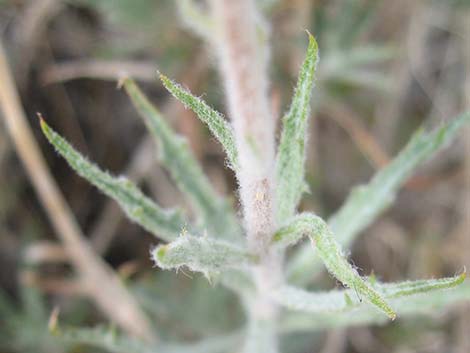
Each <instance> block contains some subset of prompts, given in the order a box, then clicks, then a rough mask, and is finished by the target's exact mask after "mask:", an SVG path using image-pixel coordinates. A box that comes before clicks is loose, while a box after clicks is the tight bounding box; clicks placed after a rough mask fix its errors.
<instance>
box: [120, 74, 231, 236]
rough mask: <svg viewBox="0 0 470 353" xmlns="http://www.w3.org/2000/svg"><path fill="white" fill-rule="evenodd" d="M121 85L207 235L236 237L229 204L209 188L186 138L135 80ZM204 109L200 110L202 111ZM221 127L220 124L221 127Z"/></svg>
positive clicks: (207, 181)
mask: <svg viewBox="0 0 470 353" xmlns="http://www.w3.org/2000/svg"><path fill="white" fill-rule="evenodd" d="M123 85H124V88H125V89H126V91H127V93H128V95H129V97H130V98H131V100H132V102H133V104H134V106H135V108H136V109H137V111H138V112H139V113H140V115H141V116H142V117H143V118H144V121H145V124H146V125H147V127H148V129H149V130H150V131H151V133H152V135H153V136H154V137H155V139H156V140H157V142H158V152H159V157H160V161H161V163H162V164H163V165H164V166H165V167H166V168H167V169H168V170H169V171H170V174H171V176H172V178H173V179H174V180H175V182H176V184H177V185H178V187H179V188H180V189H181V190H182V191H183V192H184V194H185V195H186V196H187V197H188V198H189V200H190V202H191V205H192V206H193V208H194V210H195V211H196V213H197V214H198V215H199V216H200V217H201V218H202V223H203V225H204V227H206V228H207V230H208V231H209V234H210V235H213V236H220V237H225V238H232V239H237V238H238V237H239V236H240V228H239V227H238V223H237V220H236V218H235V215H234V214H233V211H232V210H231V208H230V205H229V204H228V203H227V201H226V200H223V199H222V198H221V197H219V196H218V195H217V193H216V192H215V190H214V189H213V188H212V186H211V184H210V182H209V180H208V179H207V177H206V176H205V175H204V173H203V171H202V169H201V167H200V166H199V163H198V162H197V161H196V159H195V158H194V156H193V154H192V153H191V150H190V149H189V146H188V143H187V141H186V140H185V139H184V138H183V137H181V136H179V135H177V134H176V133H175V132H174V131H173V130H172V129H171V128H170V126H169V125H168V124H167V123H166V121H165V120H164V119H163V117H162V115H161V114H160V112H159V111H158V110H157V109H156V108H155V107H154V106H153V105H152V104H151V103H150V102H149V101H148V99H147V98H146V97H145V96H144V94H143V93H142V91H141V90H140V89H139V87H138V86H137V85H136V84H135V82H134V81H132V80H130V79H125V80H124V81H123ZM208 109H209V108H208ZM205 112H206V111H203V113H205ZM207 112H209V113H210V112H211V110H210V109H209V110H208V111H207ZM201 114H202V113H201ZM214 124H215V123H214ZM211 125H212V124H211ZM222 128H223V126H221V127H220V129H222ZM217 131H219V130H217ZM238 239H239V238H238Z"/></svg>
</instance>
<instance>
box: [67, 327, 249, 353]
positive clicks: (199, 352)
mask: <svg viewBox="0 0 470 353" xmlns="http://www.w3.org/2000/svg"><path fill="white" fill-rule="evenodd" d="M59 337H60V338H61V339H62V340H63V341H65V342H67V343H69V344H71V343H80V344H88V345H91V346H96V347H100V348H103V349H106V350H107V351H110V352H115V353H129V352H132V353H155V352H158V353H223V352H226V351H227V347H231V346H232V347H233V346H234V345H235V344H236V343H237V341H239V340H240V335H239V334H232V335H226V336H219V337H211V338H206V339H202V340H200V341H199V342H196V343H192V344H170V343H158V344H156V345H155V344H153V345H152V344H149V343H144V342H142V341H139V340H136V339H134V338H131V337H128V336H125V335H123V334H119V333H117V332H116V331H114V330H112V329H107V328H105V327H97V328H94V329H61V331H60V332H59Z"/></svg>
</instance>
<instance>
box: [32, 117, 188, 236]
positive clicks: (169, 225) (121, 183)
mask: <svg viewBox="0 0 470 353" xmlns="http://www.w3.org/2000/svg"><path fill="white" fill-rule="evenodd" d="M41 129H42V131H43V133H44V135H45V136H46V138H47V139H48V140H49V142H50V143H51V144H52V145H53V146H54V147H55V149H56V150H57V152H58V153H59V154H60V155H61V156H62V157H63V158H64V159H65V160H66V161H67V162H68V164H69V165H70V166H71V167H72V169H73V170H75V171H76V172H77V174H78V175H80V176H81V177H83V178H85V179H86V180H88V181H89V182H90V183H91V184H93V185H94V186H96V187H97V188H98V189H100V190H101V191H102V192H103V193H104V194H106V195H107V196H109V197H111V198H112V199H114V200H115V201H116V202H117V203H118V204H119V206H120V207H121V208H122V209H123V210H124V212H125V213H126V215H127V216H128V217H129V218H130V219H131V220H133V221H134V222H136V223H137V224H139V225H141V226H142V227H143V228H144V229H146V230H147V231H149V232H150V233H152V234H154V235H156V236H158V237H159V238H161V239H163V240H166V241H171V240H174V239H176V238H177V237H178V235H179V234H180V232H181V229H183V228H184V227H186V221H185V219H184V217H183V216H182V213H181V212H180V211H175V210H165V209H162V208H160V207H159V206H158V205H156V204H155V203H154V202H153V201H152V200H151V199H149V198H148V197H146V196H145V195H144V194H143V193H142V191H140V189H139V188H137V186H135V184H133V183H132V182H131V181H129V180H128V179H126V178H124V177H113V176H111V175H110V174H109V173H107V172H104V171H102V170H101V169H99V168H98V167H97V166H96V165H94V164H93V163H91V162H89V161H88V160H87V159H86V158H85V157H83V156H82V155H81V154H80V153H79V152H77V151H76V150H75V149H74V148H73V147H72V146H71V145H70V144H69V143H68V142H67V141H66V140H65V139H64V138H62V137H61V136H60V135H59V134H57V133H56V132H55V131H54V130H53V129H52V128H51V127H49V125H47V123H46V122H45V121H44V120H43V119H41Z"/></svg>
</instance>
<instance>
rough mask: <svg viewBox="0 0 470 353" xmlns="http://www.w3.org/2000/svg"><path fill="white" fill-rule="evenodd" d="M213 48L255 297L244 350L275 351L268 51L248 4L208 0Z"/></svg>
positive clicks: (277, 278) (276, 262) (277, 265)
mask: <svg viewBox="0 0 470 353" xmlns="http://www.w3.org/2000/svg"><path fill="white" fill-rule="evenodd" d="M212 4H213V15H214V19H215V22H216V33H217V35H218V37H217V38H216V44H217V49H218V51H219V57H220V64H221V71H222V76H223V79H224V83H225V89H226V92H227V99H228V108H229V113H230V116H231V119H232V123H233V126H234V130H235V138H236V144H237V149H238V153H239V169H238V170H237V178H238V182H239V185H240V199H241V204H242V208H243V215H244V223H245V228H246V231H247V240H248V245H249V247H250V250H251V251H252V252H253V253H255V254H256V255H258V256H259V258H260V264H259V266H257V267H256V268H255V269H254V273H253V276H254V280H255V283H256V286H257V295H256V297H255V298H251V299H252V300H250V303H249V304H248V311H249V317H250V320H251V321H250V328H251V330H250V334H249V335H248V336H249V337H248V340H247V344H246V347H245V352H250V353H251V352H260V353H275V352H277V351H278V349H277V339H276V334H275V329H276V328H275V326H276V325H275V322H276V318H277V315H278V308H277V306H276V304H274V303H273V302H272V301H271V300H270V299H269V292H270V291H271V289H273V288H274V287H276V286H278V285H279V284H280V283H281V282H282V275H281V262H282V256H281V255H280V254H278V253H277V252H275V250H273V249H271V248H270V246H269V243H270V239H271V237H272V234H273V231H274V228H275V218H274V212H273V171H274V155H275V153H274V146H275V143H274V141H275V139H274V129H275V126H274V125H275V124H274V119H273V116H272V114H271V112H270V109H269V99H268V79H267V76H268V75H267V62H268V49H267V46H266V40H265V38H263V35H264V32H263V28H262V22H261V18H260V17H259V15H258V13H257V11H256V7H255V4H254V1H253V0H237V1H233V0H214V1H213V2H212Z"/></svg>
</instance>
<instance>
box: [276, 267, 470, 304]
mask: <svg viewBox="0 0 470 353" xmlns="http://www.w3.org/2000/svg"><path fill="white" fill-rule="evenodd" d="M464 280H465V272H464V273H462V274H461V275H458V276H455V277H449V278H441V279H431V280H418V281H406V282H401V283H380V284H379V283H376V284H374V285H373V288H374V289H375V290H377V292H378V293H380V294H381V295H382V296H383V297H384V298H385V299H393V298H402V297H407V296H411V295H416V294H422V293H428V292H432V291H436V290H442V289H449V288H454V287H456V286H458V285H460V284H462V283H463V282H464ZM273 298H274V300H276V302H277V303H279V304H280V305H282V306H284V307H285V308H287V309H290V310H299V311H305V312H311V313H327V312H340V311H347V310H353V309H356V308H358V307H360V306H362V305H363V303H362V298H360V297H359V296H358V293H356V292H355V291H354V290H352V289H348V290H333V291H329V292H307V291H305V290H303V289H300V288H296V287H290V286H285V287H283V288H280V289H279V290H277V291H276V292H274V293H273ZM395 307H396V308H397V311H398V312H400V306H399V305H395Z"/></svg>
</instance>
